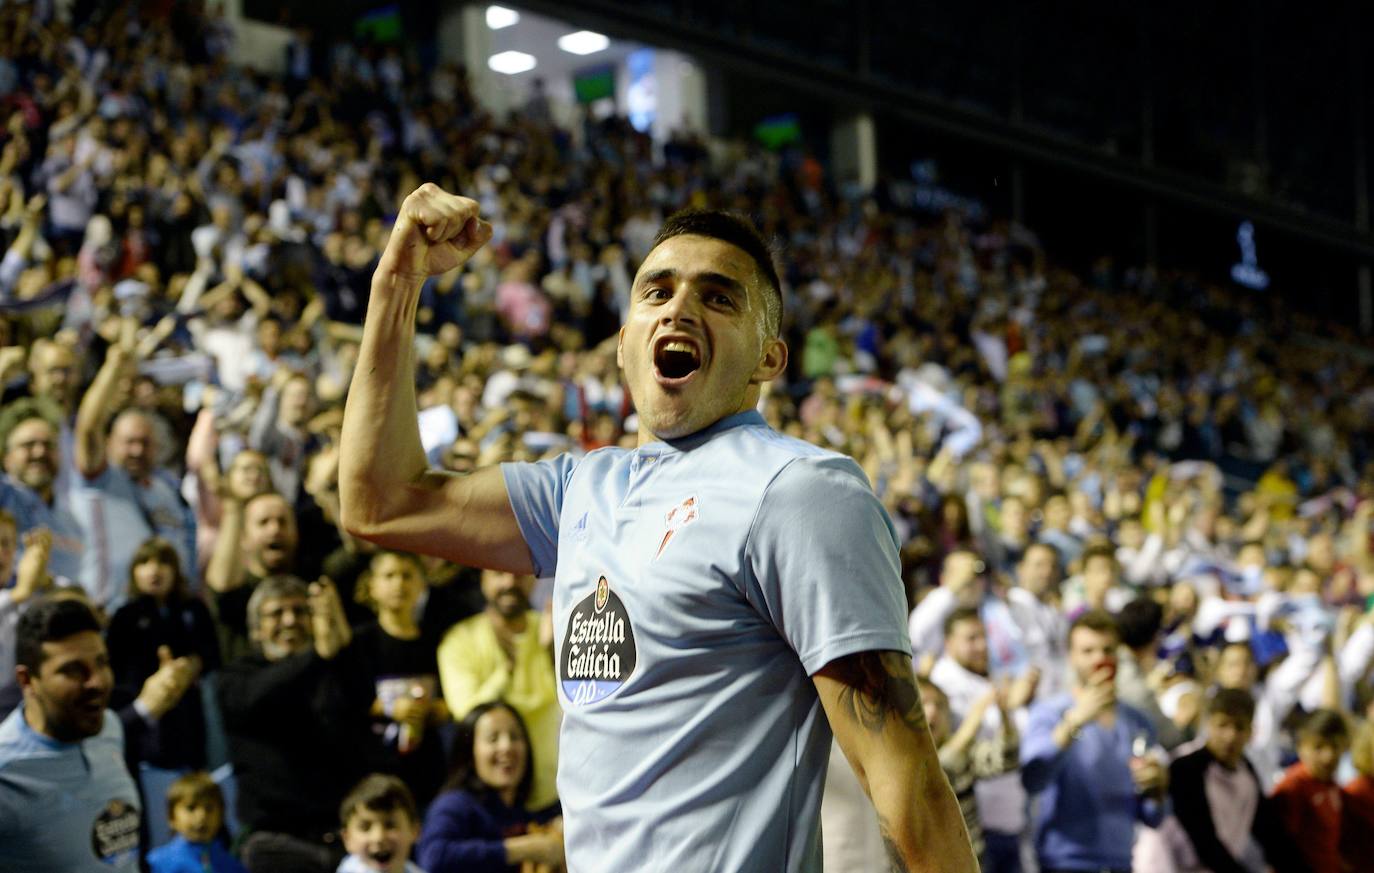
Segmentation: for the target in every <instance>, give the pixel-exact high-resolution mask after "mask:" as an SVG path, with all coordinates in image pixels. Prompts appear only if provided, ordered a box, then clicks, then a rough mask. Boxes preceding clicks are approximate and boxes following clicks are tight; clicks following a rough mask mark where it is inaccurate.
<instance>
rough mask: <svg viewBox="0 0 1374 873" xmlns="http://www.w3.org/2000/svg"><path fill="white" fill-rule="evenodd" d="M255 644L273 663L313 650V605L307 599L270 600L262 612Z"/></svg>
mask: <svg viewBox="0 0 1374 873" xmlns="http://www.w3.org/2000/svg"><path fill="white" fill-rule="evenodd" d="M253 640H254V641H255V642H256V643H257V644H258V646H259V647H261V649H262V655H263V657H264V658H266V659H267V660H269V661H280V660H281V659H282V658H287V657H290V656H291V655H296V654H300V653H301V652H304V651H306V650H307V649H309V648H310V646H311V644H312V643H313V642H314V634H313V632H312V630H311V627H310V602H309V601H308V600H306V599H305V598H304V597H269V598H267V599H266V600H264V601H263V602H262V605H261V606H260V607H259V608H258V622H257V627H256V628H255V629H254V630H253Z"/></svg>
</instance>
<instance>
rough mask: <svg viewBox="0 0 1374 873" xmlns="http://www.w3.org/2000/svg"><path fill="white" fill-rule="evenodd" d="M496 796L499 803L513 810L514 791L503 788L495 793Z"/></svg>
mask: <svg viewBox="0 0 1374 873" xmlns="http://www.w3.org/2000/svg"><path fill="white" fill-rule="evenodd" d="M496 794H497V796H498V797H500V798H501V802H502V803H504V804H505V805H506V806H509V807H511V808H512V809H514V808H515V789H514V788H503V789H501V790H500V791H498V792H496Z"/></svg>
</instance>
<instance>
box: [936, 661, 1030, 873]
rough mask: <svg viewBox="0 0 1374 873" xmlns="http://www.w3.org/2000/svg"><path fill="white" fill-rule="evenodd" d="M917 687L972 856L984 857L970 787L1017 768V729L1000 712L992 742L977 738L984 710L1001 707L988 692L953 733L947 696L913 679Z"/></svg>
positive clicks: (982, 842) (1018, 748) (980, 826)
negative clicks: (962, 817)
mask: <svg viewBox="0 0 1374 873" xmlns="http://www.w3.org/2000/svg"><path fill="white" fill-rule="evenodd" d="M916 684H917V686H919V688H920V690H921V705H922V706H923V707H924V708H925V716H926V721H927V722H928V723H929V724H930V735H931V738H932V739H933V740H934V741H935V746H936V748H937V749H939V752H940V767H941V769H943V770H944V771H945V776H946V777H947V778H948V779H949V784H950V787H952V788H953V789H954V796H955V798H956V799H957V800H958V801H959V811H960V812H961V813H963V816H964V826H965V827H967V828H968V834H969V840H970V842H972V843H973V851H974V853H975V854H976V855H979V856H982V854H983V852H984V850H985V849H986V848H987V845H986V842H985V838H984V835H983V822H982V819H981V818H980V817H979V815H978V800H977V798H976V797H975V796H974V794H973V785H974V783H975V782H977V781H978V780H979V779H985V778H987V777H989V776H998V775H1001V774H1002V773H1009V772H1011V771H1012V770H1015V769H1016V767H1017V765H1018V764H1019V763H1020V758H1019V756H1018V753H1019V752H1020V744H1021V741H1020V736H1019V735H1018V734H1017V732H1016V725H1015V723H1014V722H1013V720H1012V718H1011V715H1010V714H1009V713H1007V712H1006V711H1005V710H1004V711H1003V712H1002V722H1001V728H1000V730H999V732H998V734H997V736H996V738H993V739H979V738H978V728H979V725H981V724H982V723H983V715H984V713H986V712H987V710H988V707H991V706H1000V705H1001V702H1000V699H999V696H998V693H997V692H996V691H992V692H989V693H988V694H986V695H984V696H983V697H981V698H979V699H978V700H976V701H974V704H973V706H972V707H970V709H969V711H968V712H967V713H965V714H964V720H963V721H962V722H961V723H960V724H959V728H958V729H957V730H955V729H953V727H952V725H951V724H950V722H951V720H952V715H951V713H950V708H949V698H948V697H947V696H946V695H945V692H944V691H942V690H941V689H940V687H939V686H938V685H936V684H935V683H934V682H931V681H930V680H928V679H923V678H920V677H917V679H916Z"/></svg>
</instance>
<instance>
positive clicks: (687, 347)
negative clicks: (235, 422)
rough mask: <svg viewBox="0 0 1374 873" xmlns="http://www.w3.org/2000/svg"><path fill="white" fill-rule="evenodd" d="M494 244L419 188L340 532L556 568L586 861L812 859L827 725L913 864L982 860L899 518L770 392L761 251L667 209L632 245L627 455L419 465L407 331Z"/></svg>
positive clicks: (378, 315)
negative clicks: (921, 630)
mask: <svg viewBox="0 0 1374 873" xmlns="http://www.w3.org/2000/svg"><path fill="white" fill-rule="evenodd" d="M490 238H491V227H490V225H489V224H488V223H487V222H485V221H483V220H482V219H481V217H480V216H479V215H478V205H477V203H476V202H475V201H473V200H469V199H467V198H463V197H459V196H456V195H452V194H449V193H447V192H444V191H443V190H441V189H439V188H438V187H437V186H434V185H432V184H427V185H424V186H422V187H420V188H419V189H418V190H416V191H415V192H413V193H412V194H410V195H409V196H408V197H407V198H406V200H405V202H404V203H403V204H402V207H401V210H400V214H399V215H398V216H397V219H396V224H395V227H394V228H393V229H392V233H391V238H390V240H389V242H388V244H387V248H386V251H385V252H384V253H383V255H382V258H381V260H380V261H379V263H378V267H377V271H376V273H375V275H374V276H373V280H372V294H371V298H370V302H369V304H368V306H369V309H368V315H367V321H366V324H365V326H364V332H363V341H362V347H361V350H360V354H359V360H358V363H357V368H356V370H355V374H354V377H353V383H352V385H351V387H350V389H349V397H348V405H347V409H346V412H345V415H344V425H343V442H342V451H341V461H340V468H339V480H340V481H339V484H340V494H341V498H342V514H343V522H344V525H345V527H346V528H347V529H348V530H349V531H350V532H351V533H352V534H354V535H356V536H361V537H364V538H366V539H369V540H371V541H373V542H376V543H378V544H380V545H383V546H385V547H387V548H393V549H401V550H407V551H416V552H427V553H432V554H437V555H440V556H442V557H444V558H447V559H449V560H453V561H457V562H460V563H463V564H467V565H472V566H479V567H486V568H492V569H498V570H506V571H509V572H514V573H522V574H524V573H534V574H536V575H540V576H548V575H553V576H554V578H555V587H554V626H555V640H554V646H555V650H554V657H555V658H556V659H557V660H556V668H557V676H556V678H557V681H558V685H559V690H560V700H561V703H562V705H563V707H564V710H565V717H564V721H563V728H562V734H561V745H560V752H559V777H558V788H559V793H560V796H561V800H562V803H563V809H564V814H565V827H566V831H565V840H566V853H567V859H568V867H569V869H570V870H574V871H577V870H635V869H648V868H652V869H674V870H680V871H683V873H688V871H738V870H780V871H818V870H819V869H820V866H821V847H820V833H819V825H818V821H819V807H820V799H821V788H822V784H823V781H824V774H825V769H826V763H827V758H828V754H829V747H830V737H831V732H832V731H833V732H834V735H835V737H836V738H837V739H838V741H839V745H840V747H841V749H842V750H843V751H844V753H845V755H846V757H847V758H848V759H849V761H850V762H851V763H852V764H853V766H854V769H855V771H856V773H857V774H858V776H859V779H860V782H861V783H862V784H863V785H864V787H865V789H866V790H867V792H868V794H869V796H870V797H871V798H872V800H873V802H874V805H875V807H876V809H877V812H878V816H879V820H880V825H881V828H882V831H883V834H884V838H885V840H886V843H887V847H888V852H889V855H890V856H891V860H892V863H893V866H894V868H895V869H897V870H920V871H936V870H938V871H941V873H966V871H967V873H971V871H975V870H977V864H976V862H975V860H974V858H973V852H972V849H971V846H970V844H969V839H968V834H967V832H966V830H965V828H964V824H963V821H962V818H961V816H960V813H959V808H958V805H957V803H956V801H955V798H954V795H953V793H952V791H951V790H950V788H949V784H948V782H947V781H946V779H945V777H944V775H943V773H942V772H941V770H940V765H939V761H938V758H937V755H936V750H935V747H934V744H933V743H932V741H931V738H930V730H929V728H928V726H927V724H926V721H925V716H924V713H923V711H922V706H921V700H920V695H919V693H918V691H917V688H916V684H915V677H914V675H913V671H912V665H911V657H910V652H911V646H910V641H909V639H908V636H907V632H906V605H905V598H904V596H903V589H902V583H901V580H900V578H899V576H900V574H899V566H898V559H897V543H896V539H895V534H894V532H893V528H892V525H891V522H890V520H889V519H888V518H887V516H886V514H885V513H884V511H883V509H882V507H881V505H880V504H879V502H878V500H877V499H876V498H875V497H874V495H873V493H872V491H871V489H870V488H869V485H868V483H867V481H866V479H865V478H864V476H863V474H862V472H861V471H860V469H859V467H858V466H857V465H856V464H855V463H854V462H853V461H852V460H851V459H849V458H846V457H843V456H841V455H838V454H835V453H832V452H827V451H823V450H820V449H818V448H815V447H814V446H810V445H808V444H806V443H802V442H798V441H796V440H792V439H788V438H785V437H783V436H781V435H779V434H778V433H776V432H775V431H773V430H771V429H770V428H769V427H768V426H767V425H766V424H765V423H764V421H763V419H762V417H761V416H760V415H759V414H758V413H757V412H755V406H756V405H757V403H758V397H759V390H760V386H761V385H762V384H763V383H764V382H767V381H769V380H771V379H774V378H776V377H777V376H779V375H780V374H781V373H782V372H783V370H784V369H785V367H786V364H787V346H786V345H785V343H784V342H783V341H782V340H781V339H780V338H779V325H780V322H781V314H782V295H781V292H780V290H779V283H778V278H777V273H776V270H775V269H774V267H773V264H772V260H771V258H770V256H769V253H768V250H767V247H766V245H765V243H764V242H763V240H762V239H761V238H760V237H759V235H758V233H757V232H756V231H755V230H754V229H753V228H752V226H750V225H749V224H748V223H747V222H745V221H742V220H740V219H738V218H736V217H733V216H731V215H729V214H727V213H718V212H695V213H679V214H678V215H676V216H674V217H672V218H670V219H669V220H668V221H667V222H666V223H665V225H664V227H663V228H662V229H661V230H660V232H659V234H658V237H657V239H656V240H655V244H654V247H653V249H652V250H651V251H650V253H649V255H648V257H647V258H646V259H645V260H644V263H643V264H642V265H641V266H640V268H639V272H638V274H637V275H636V277H635V281H634V284H633V286H632V292H631V295H632V296H631V304H630V309H629V312H628V314H627V317H626V321H625V324H624V326H623V327H622V328H621V331H620V336H619V345H618V349H617V358H618V361H619V363H620V366H621V368H622V369H623V371H624V375H625V381H626V384H627V385H628V387H629V390H630V393H631V396H632V398H633V399H634V403H635V409H636V412H637V414H638V417H639V422H640V425H639V428H640V429H639V445H638V447H637V448H636V449H634V450H625V449H617V448H608V449H602V450H598V451H595V452H592V453H590V454H588V455H586V456H584V457H582V458H580V459H574V458H571V457H568V456H562V457H559V458H557V459H554V460H551V461H542V462H539V463H535V464H505V465H502V466H500V467H493V468H484V469H479V470H477V471H476V472H474V473H472V474H470V475H467V476H454V475H452V474H447V473H444V472H440V471H435V470H430V469H429V468H428V466H427V464H426V460H425V454H424V450H423V449H422V447H421V444H420V436H419V430H418V427H417V424H416V404H415V377H414V363H413V354H412V350H411V346H412V339H413V335H414V321H415V311H416V305H417V302H418V299H419V292H420V286H421V284H422V283H423V282H424V281H425V279H427V278H428V277H429V276H433V275H439V274H442V273H446V272H448V271H449V270H452V269H455V268H457V267H459V266H461V265H462V264H463V263H464V262H466V261H467V259H468V258H469V257H471V256H472V254H473V253H474V252H476V251H477V249H479V248H480V247H481V246H482V245H484V244H485V243H486V242H487V241H488V240H489V239H490Z"/></svg>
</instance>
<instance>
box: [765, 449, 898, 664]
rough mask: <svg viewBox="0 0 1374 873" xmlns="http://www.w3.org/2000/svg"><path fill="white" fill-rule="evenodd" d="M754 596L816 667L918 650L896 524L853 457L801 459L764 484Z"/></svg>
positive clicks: (801, 655)
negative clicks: (860, 655) (840, 660)
mask: <svg viewBox="0 0 1374 873" xmlns="http://www.w3.org/2000/svg"><path fill="white" fill-rule="evenodd" d="M748 549H749V554H748V560H749V572H748V573H747V574H746V576H745V585H746V591H745V592H744V594H745V596H746V597H747V598H748V599H749V601H750V602H751V603H753V604H754V606H755V607H756V608H757V609H758V610H759V611H760V612H761V613H763V614H764V615H765V617H767V618H768V619H769V621H771V622H772V624H773V625H774V627H776V628H777V629H778V632H779V633H781V634H782V636H783V637H784V638H785V639H786V640H787V641H788V643H789V644H790V645H791V646H792V648H793V649H794V650H795V651H796V653H797V655H798V657H799V658H800V659H801V662H802V666H803V667H804V668H805V669H806V672H807V673H808V674H815V673H816V672H818V671H819V670H820V669H821V668H822V667H824V666H825V665H826V664H828V663H830V662H831V661H833V660H835V659H836V658H839V657H842V656H844V655H851V654H854V653H856V652H865V651H899V652H903V653H906V654H908V655H909V654H910V653H911V641H910V638H909V637H908V635H907V626H906V625H907V606H906V593H905V589H904V587H903V585H902V576H901V566H900V563H899V561H898V557H897V538H896V533H895V531H894V530H893V527H892V522H891V520H890V519H889V518H888V516H887V513H886V511H884V510H883V507H882V504H881V503H879V502H878V498H877V497H875V496H874V495H873V491H872V489H871V488H869V486H868V481H867V479H866V478H865V477H864V475H863V473H862V471H860V470H859V468H858V466H857V465H855V464H854V462H853V461H851V460H849V459H848V458H841V457H808V458H798V459H796V460H794V461H792V462H790V463H789V464H788V465H787V466H786V467H784V468H783V469H782V470H781V471H780V472H779V473H778V474H777V475H776V476H775V477H774V478H773V480H772V482H770V483H769V485H768V487H767V489H766V490H765V492H764V495H763V499H762V500H761V502H760V504H759V507H758V510H757V513H756V515H755V517H754V520H753V523H752V526H751V530H750V534H749V545H748Z"/></svg>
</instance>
